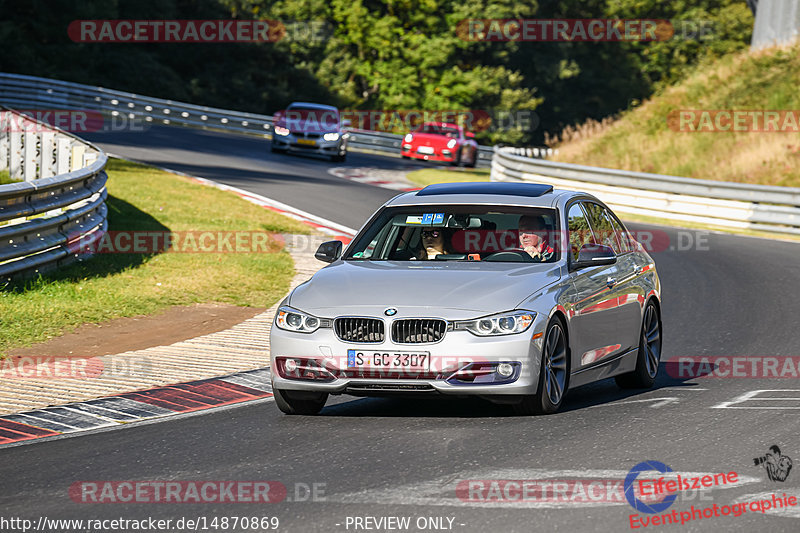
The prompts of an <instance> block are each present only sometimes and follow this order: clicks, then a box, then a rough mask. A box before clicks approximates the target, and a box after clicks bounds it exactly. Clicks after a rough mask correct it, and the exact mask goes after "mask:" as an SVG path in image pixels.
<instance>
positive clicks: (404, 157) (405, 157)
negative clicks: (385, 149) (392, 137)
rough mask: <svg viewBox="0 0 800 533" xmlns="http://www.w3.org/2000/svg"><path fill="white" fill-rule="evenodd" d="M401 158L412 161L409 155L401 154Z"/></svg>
mask: <svg viewBox="0 0 800 533" xmlns="http://www.w3.org/2000/svg"><path fill="white" fill-rule="evenodd" d="M400 157H402V158H403V159H411V157H410V156H407V155H402V154H400Z"/></svg>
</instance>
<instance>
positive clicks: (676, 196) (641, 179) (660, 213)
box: [491, 148, 800, 235]
mask: <svg viewBox="0 0 800 533" xmlns="http://www.w3.org/2000/svg"><path fill="white" fill-rule="evenodd" d="M491 179H492V180H493V181H534V182H537V183H548V184H551V185H553V186H554V187H557V188H562V189H574V190H581V191H586V192H588V193H591V194H594V195H595V196H597V197H599V198H600V199H602V200H603V201H604V202H605V203H607V204H608V205H609V206H611V207H612V208H614V209H615V210H617V211H620V212H623V213H632V214H637V215H646V216H652V217H658V218H669V219H673V220H681V221H687V222H697V223H702V224H710V225H714V226H720V227H728V228H736V229H752V230H759V231H766V232H772V233H783V234H795V235H800V188H793V187H777V186H765V185H747V184H742V183H729V182H724V181H712V180H699V179H693V178H682V177H677V176H665V175H659V174H646V173H644V172H629V171H624V170H614V169H608V168H598V167H587V166H582V165H573V164H569V163H558V162H554V161H544V160H541V159H530V158H527V157H522V156H519V155H515V154H513V153H512V150H511V149H508V148H496V149H495V155H494V158H493V159H492V173H491Z"/></svg>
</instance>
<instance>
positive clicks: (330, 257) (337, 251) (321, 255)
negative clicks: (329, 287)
mask: <svg viewBox="0 0 800 533" xmlns="http://www.w3.org/2000/svg"><path fill="white" fill-rule="evenodd" d="M341 256H342V241H328V242H323V243H322V244H320V245H319V248H317V253H315V254H314V257H316V258H317V259H319V260H320V261H324V262H325V263H333V262H334V261H336V260H337V259H339V258H340V257H341Z"/></svg>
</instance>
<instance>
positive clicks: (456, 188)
mask: <svg viewBox="0 0 800 533" xmlns="http://www.w3.org/2000/svg"><path fill="white" fill-rule="evenodd" d="M552 190H553V186H552V185H545V184H543V183H509V182H505V181H503V182H485V181H477V182H466V183H437V184H435V185H428V186H427V187H425V188H424V189H422V190H421V191H418V192H417V196H437V195H440V194H502V195H506V196H530V197H534V198H535V197H537V196H542V195H543V194H547V193H549V192H550V191H552Z"/></svg>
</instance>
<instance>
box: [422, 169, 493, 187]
mask: <svg viewBox="0 0 800 533" xmlns="http://www.w3.org/2000/svg"><path fill="white" fill-rule="evenodd" d="M406 179H408V180H409V181H411V182H413V183H416V184H417V185H421V186H423V187H425V186H426V185H431V184H433V183H453V182H457V181H489V169H488V168H477V169H475V168H471V169H469V170H466V169H460V168H451V169H441V168H424V169H422V170H415V171H413V172H409V173H408V174H406Z"/></svg>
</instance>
